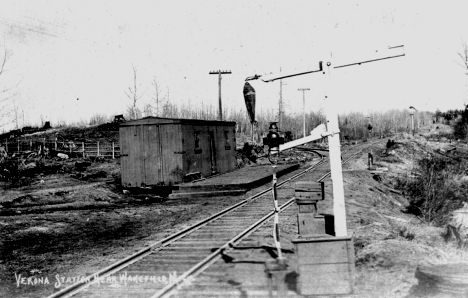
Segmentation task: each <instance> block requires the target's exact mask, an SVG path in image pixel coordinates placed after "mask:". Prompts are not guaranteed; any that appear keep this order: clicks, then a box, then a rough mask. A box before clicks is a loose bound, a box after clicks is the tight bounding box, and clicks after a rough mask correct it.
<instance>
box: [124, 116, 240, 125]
mask: <svg viewBox="0 0 468 298" xmlns="http://www.w3.org/2000/svg"><path fill="white" fill-rule="evenodd" d="M156 124H157V125H168V124H182V125H210V126H226V125H227V126H231V125H232V126H233V125H235V124H236V122H234V121H218V120H199V119H177V118H160V117H145V118H142V119H137V120H131V121H127V122H124V123H122V124H120V126H134V125H156Z"/></svg>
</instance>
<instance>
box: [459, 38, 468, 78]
mask: <svg viewBox="0 0 468 298" xmlns="http://www.w3.org/2000/svg"><path fill="white" fill-rule="evenodd" d="M458 57H460V59H461V62H462V63H463V64H462V65H461V66H462V67H463V68H464V69H465V70H467V71H468V45H467V44H466V43H464V44H463V50H462V51H461V52H458ZM465 74H468V72H467V73H465Z"/></svg>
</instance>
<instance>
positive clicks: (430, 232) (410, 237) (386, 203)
mask: <svg viewBox="0 0 468 298" xmlns="http://www.w3.org/2000/svg"><path fill="white" fill-rule="evenodd" d="M457 146H458V150H466V148H465V147H466V144H465V145H463V144H460V145H457ZM453 147H454V144H452V143H438V142H427V141H426V139H424V138H421V137H417V138H413V137H411V136H408V135H404V136H403V137H402V138H399V139H396V144H395V145H394V146H393V147H392V148H389V149H388V150H387V148H385V147H374V148H372V150H369V151H370V152H372V154H373V156H374V162H375V163H374V170H373V171H369V170H368V163H367V161H368V153H367V152H366V153H364V154H363V155H362V156H361V158H360V159H358V160H357V161H355V162H352V163H350V164H349V165H347V166H346V168H345V170H344V183H345V190H346V196H347V214H348V216H349V217H348V222H349V226H350V228H351V229H353V231H354V236H355V251H356V268H357V275H356V293H357V294H358V296H359V297H417V296H418V295H423V296H422V297H426V296H427V295H430V297H446V296H443V295H446V294H437V293H436V292H424V289H421V287H420V286H418V282H419V281H418V280H417V279H416V277H415V272H416V269H417V267H418V265H433V264H446V263H448V264H452V263H455V264H463V263H466V262H468V251H467V250H466V248H465V249H463V248H459V247H458V245H457V242H456V241H448V242H447V241H445V240H444V237H443V235H444V233H445V231H446V226H437V225H435V224H433V223H427V222H425V221H424V220H423V218H422V217H417V216H415V215H412V214H408V212H407V207H408V202H409V200H408V199H409V197H408V195H407V194H406V193H405V191H404V190H402V189H399V185H401V183H400V182H399V179H407V178H408V177H414V176H415V175H420V173H418V172H417V167H416V162H415V161H417V160H419V159H421V158H423V157H424V156H427V155H430V154H436V155H437V154H440V153H443V154H445V152H446V151H447V150H450V149H451V148H453ZM465 158H468V155H465ZM460 187H461V186H460ZM467 236H468V235H464V237H467ZM462 237H463V235H462ZM421 292H424V294H421ZM431 295H432V296H431ZM439 295H441V296H439Z"/></svg>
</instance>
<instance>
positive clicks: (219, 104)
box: [209, 70, 232, 121]
mask: <svg viewBox="0 0 468 298" xmlns="http://www.w3.org/2000/svg"><path fill="white" fill-rule="evenodd" d="M231 73H232V72H231V71H230V70H212V71H210V72H209V74H217V75H218V93H219V99H218V120H220V121H221V120H223V105H222V101H221V75H223V74H231Z"/></svg>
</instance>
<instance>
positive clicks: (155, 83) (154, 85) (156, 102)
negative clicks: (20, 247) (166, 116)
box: [151, 77, 159, 117]
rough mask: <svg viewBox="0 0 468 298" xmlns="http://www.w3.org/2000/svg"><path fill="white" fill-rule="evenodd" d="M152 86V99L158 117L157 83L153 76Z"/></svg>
mask: <svg viewBox="0 0 468 298" xmlns="http://www.w3.org/2000/svg"><path fill="white" fill-rule="evenodd" d="M151 83H152V85H153V88H154V95H153V99H154V102H155V104H156V117H159V84H158V82H157V81H156V78H154V77H153V81H152V82H151Z"/></svg>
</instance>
